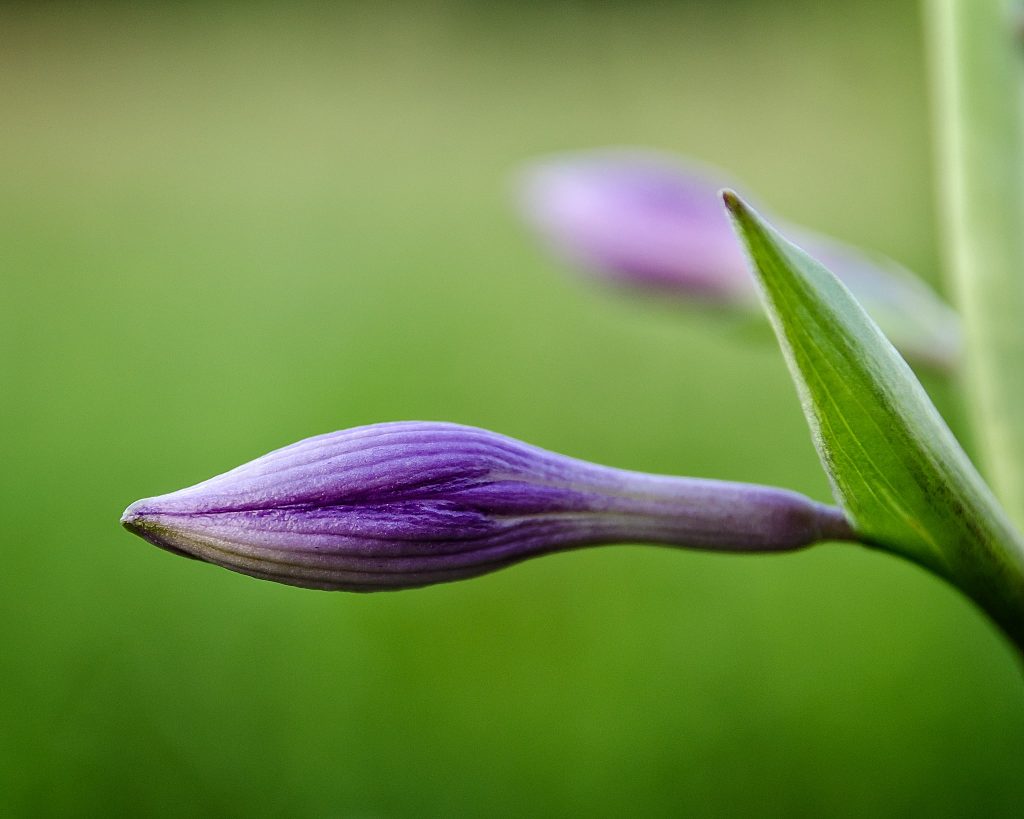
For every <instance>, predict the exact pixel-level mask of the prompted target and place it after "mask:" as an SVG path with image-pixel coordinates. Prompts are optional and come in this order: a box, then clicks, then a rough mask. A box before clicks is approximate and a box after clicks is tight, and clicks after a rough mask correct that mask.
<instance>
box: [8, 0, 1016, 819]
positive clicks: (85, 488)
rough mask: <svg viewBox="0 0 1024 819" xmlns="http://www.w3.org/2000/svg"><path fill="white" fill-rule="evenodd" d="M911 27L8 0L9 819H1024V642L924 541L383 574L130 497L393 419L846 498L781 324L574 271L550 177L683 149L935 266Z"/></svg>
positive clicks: (910, 259)
mask: <svg viewBox="0 0 1024 819" xmlns="http://www.w3.org/2000/svg"><path fill="white" fill-rule="evenodd" d="M918 18H919V10H918V8H917V4H916V3H915V2H891V1H890V0H860V1H859V2H848V1H847V2H838V1H837V0H829V2H821V0H799V1H794V0H790V1H788V2H753V1H752V0H751V1H750V2H741V1H740V0H734V1H733V2H712V0H705V1H704V2H675V3H672V2H646V1H644V2H635V1H634V2H620V3H615V2H593V3H590V2H582V1H581V0H580V1H578V2H561V1H559V0H555V1H553V2H527V3H512V2H507V3H483V2H477V3H474V2H468V1H467V2H457V1H456V0H451V1H450V2H440V0H427V1H426V2H416V3H412V2H395V3H387V4H384V3H363V4H349V5H344V4H343V5H338V6H331V7H330V8H326V7H325V6H324V5H321V4H312V3H310V4H303V3H283V2H282V3H257V4H242V3H239V4H237V5H235V4H230V3H209V4H198V3H197V4H167V5H154V6H145V7H143V6H141V5H139V6H136V5H134V4H132V5H129V4H124V5H103V4H84V5H81V6H80V5H78V4H70V3H39V4H24V5H10V4H8V5H3V6H0V270H2V273H0V275H2V288H0V340H2V344H0V364H2V401H0V407H2V412H0V419H2V420H0V423H2V425H3V442H4V445H3V450H4V457H3V468H2V470H0V505H2V522H3V526H2V532H3V536H2V537H3V551H2V560H3V571H2V575H0V577H2V580H0V583H2V586H3V588H2V593H0V813H4V814H13V815H29V816H47V815H117V814H121V815H147V814H148V815H155V816H181V815H209V816H263V815H266V816H356V817H371V816H383V817H387V816H417V817H420V816H451V815H476V816H546V815H556V816H557V815H561V816H565V815H588V816H625V815H666V814H681V815H708V816H737V815H747V816H750V815H763V816H788V817H792V816H823V815H830V816H865V815H876V816H877V815H928V816H983V815H984V816H995V815H1008V816H1010V815H1020V814H1019V811H1020V806H1021V805H1024V775H1022V760H1024V686H1022V684H1021V680H1020V678H1019V672H1018V669H1017V668H1016V666H1015V662H1014V659H1013V657H1012V655H1011V653H1010V651H1009V650H1008V648H1007V646H1006V645H1005V644H1004V643H1003V642H1002V640H1001V639H1000V638H999V636H998V635H997V634H996V633H995V631H994V630H993V628H992V627H991V626H990V625H989V624H988V623H987V622H986V621H985V620H984V619H983V618H982V617H981V616H980V615H979V614H978V613H977V612H976V611H975V610H974V609H973V608H972V607H971V606H970V605H969V604H968V603H967V602H965V601H964V600H963V599H962V598H960V597H959V596H958V595H957V594H956V593H954V592H953V591H952V590H950V589H949V588H947V587H945V586H944V585H942V584H941V583H940V582H939V581H937V580H935V579H933V578H932V577H930V576H927V575H926V574H924V573H923V572H922V571H920V570H918V569H917V568H915V567H913V566H910V565H908V564H904V563H901V562H899V561H897V560H895V559H893V558H890V557H888V556H884V555H881V554H876V553H872V552H870V551H867V550H864V549H859V548H852V547H841V546H825V547H820V548H816V549H813V550H810V551H807V552H805V553H801V554H796V555H789V556H780V557H729V556H720V555H708V554H698V553H682V552H675V551H671V550H665V549H655V548H641V547H635V546H633V547H631V546H622V547H611V548H604V549H599V550H593V551H587V552H578V553H574V554H568V555H561V556H556V557H550V558H546V559H543V560H539V561H535V562H532V563H527V564H523V565H521V566H518V567H515V568H513V569H510V570H507V571H504V572H501V573H499V574H496V575H491V576H488V577H485V578H482V579H478V580H474V581H471V582H466V583H462V584H454V585H450V586H441V587H434V588H430V589H425V590H421V591H415V592H406V593H398V594H379V595H369V596H356V595H344V594H327V593H318V592H310V591H304V590H298V589H292V588H287V587H283V586H276V585H272V584H269V583H264V582H259V581H255V580H251V579H249V578H246V577H243V576H241V575H235V574H231V573H229V572H226V571H223V570H220V569H216V568H213V567H210V566H204V565H201V564H199V563H195V562H191V561H187V560H182V559H179V558H176V557H174V556H172V555H169V554H166V553H164V552H161V551H159V550H157V549H155V548H153V547H151V546H149V545H147V544H146V543H144V542H142V541H141V540H139V539H137V538H134V537H132V536H131V535H129V534H128V533H127V532H125V531H123V530H121V529H120V528H119V526H118V524H117V521H118V517H119V515H120V513H121V511H122V509H123V508H124V507H125V506H126V505H127V504H128V503H129V502H131V501H133V500H135V499H136V498H138V497H141V496H146V495H153V494H158V493H163V492H167V491H170V490H173V489H177V488H180V487H182V486H185V485H188V484H191V483H194V482H196V481H198V480H200V479H203V478H206V477H209V476H210V475H213V474H215V473H218V472H221V471H224V470H225V469H227V468H230V467H232V466H235V465H236V464H238V463H241V462H242V461H245V460H248V459H250V458H252V457H255V456H257V455H259V454H262V453H263V452H265V451H267V450H269V449H272V448H274V447H277V446H280V445H283V444H286V443H289V442H291V441H294V440H297V439H299V438H302V437H305V436H308V435H311V434H314V433H320V432H325V431H329V430H333V429H340V428H344V427H348V426H353V425H357V424H364V423H371V422H374V421H382V420H394V419H445V420H453V421H458V422H463V423H469V424H476V425H480V426H485V427H489V428H492V429H495V430H499V431H501V432H504V433H507V434H510V435H513V436H516V437H519V438H522V439H524V440H527V441H529V442H532V443H535V444H539V445H542V446H546V447H548V448H551V449H555V450H558V451H561V452H565V453H568V454H571V455H575V456H578V457H583V458H588V459H591V460H595V461H599V462H604V463H608V464H613V465H616V466H621V467H627V468H633V469H641V470H647V471H655V472H672V473H679V474H690V475H700V476H711V477H718V478H728V479H739V480H748V481H762V482H766V483H774V484H781V485H784V486H788V487H792V488H794V489H798V490H800V491H803V492H806V493H808V494H810V495H812V496H814V497H816V498H818V499H821V500H825V499H827V498H828V488H827V484H826V480H825V478H824V477H823V475H822V473H821V471H820V469H819V467H818V464H817V461H816V457H815V454H814V452H813V449H812V447H811V444H810V442H809V438H808V435H807V431H806V428H805V424H804V420H803V418H802V416H801V413H800V410H799V407H798V403H797V399H796V397H795V393H794V390H793V387H792V385H791V384H790V382H789V379H788V377H787V374H786V372H785V368H784V365H783V362H782V360H781V357H780V356H779V355H778V353H777V350H776V349H775V348H774V345H773V344H772V343H771V342H770V340H767V339H765V338H761V337H757V335H756V334H755V335H754V336H751V334H749V333H747V332H745V331H740V330H738V329H737V328H736V327H735V326H733V325H731V324H730V323H729V322H723V321H721V320H719V319H717V318H715V317H711V316H707V315H701V314H700V313H697V312H693V311H690V312H685V311H683V312H680V311H678V310H674V309H669V308H667V307H662V306H654V305H651V304H649V303H637V302H632V301H626V300H622V299H619V298H617V297H616V296H615V295H614V294H612V293H610V292H608V291H605V290H601V289H599V288H594V287H592V286H589V285H588V284H587V283H586V282H583V281H582V280H578V279H575V278H573V277H572V276H569V275H565V273H564V271H561V270H560V269H558V267H557V266H556V265H555V264H554V263H553V262H552V261H551V260H550V259H548V258H547V257H546V256H545V255H544V254H543V253H541V252H540V251H539V250H538V249H537V248H536V247H535V245H534V244H533V243H532V242H531V240H530V237H529V236H528V235H527V234H526V232H525V231H524V230H523V228H522V227H521V225H520V224H519V222H518V220H517V217H516V214H515V212H514V208H513V206H512V204H511V197H510V190H511V187H510V185H511V183H510V179H511V177H512V174H513V173H514V170H515V168H516V167H517V165H519V164H520V163H522V162H523V161H525V160H527V159H529V158H531V157H533V156H536V155H538V154H544V153H548V152H552V151H562V150H570V149H577V148H591V147H601V146H607V145H648V146H653V147H657V148H662V149H667V150H671V151H676V152H681V153H685V154H688V155H691V156H694V157H697V158H699V159H702V160H705V161H709V162H712V163H715V164H717V165H720V166H722V167H724V168H727V169H729V170H730V171H732V172H733V173H734V174H735V175H736V176H737V177H738V178H740V179H743V180H746V181H747V183H748V184H749V185H750V187H751V189H753V190H755V191H756V192H757V193H758V194H759V196H760V198H761V201H763V202H765V203H766V204H767V205H769V206H770V207H771V208H772V209H773V211H774V212H776V213H779V214H781V215H784V216H785V217H787V218H789V219H792V220H794V221H799V222H802V223H804V224H806V225H808V226H811V227H813V228H816V229H819V230H822V231H825V232H828V233H832V234H834V235H837V236H840V237H841V238H844V239H847V240H850V241H853V242H857V243H861V244H863V245H866V246H869V247H872V248H875V249H877V250H880V251H882V252H885V253H887V254H889V255H891V256H893V257H895V258H897V259H899V260H900V261H902V262H903V263H905V264H906V265H908V266H909V267H911V268H912V269H916V270H918V271H920V272H921V273H922V274H923V275H925V276H927V277H929V278H930V279H931V280H932V281H938V280H939V277H940V273H941V271H940V269H939V252H938V248H939V245H940V243H941V237H940V236H939V235H938V233H937V229H936V227H935V218H934V212H935V207H934V190H933V188H934V184H933V181H932V173H931V150H932V148H931V141H930V136H929V127H928V120H929V106H928V95H927V79H926V75H925V66H924V54H923V41H922V34H921V26H920V21H919V19H918ZM927 386H928V388H929V389H930V390H931V391H932V393H933V395H934V396H935V398H936V401H937V402H938V403H939V405H940V407H941V408H942V409H943V411H944V412H945V413H946V414H947V416H948V417H949V418H950V420H951V423H952V424H953V425H954V427H955V428H956V430H957V432H958V434H960V435H961V437H962V438H964V439H965V440H966V439H967V435H968V433H967V430H966V428H965V426H964V423H963V413H962V411H961V409H960V405H959V403H958V400H957V396H956V391H955V389H954V387H953V386H951V385H949V384H946V383H943V382H941V381H939V380H937V379H930V380H928V381H927Z"/></svg>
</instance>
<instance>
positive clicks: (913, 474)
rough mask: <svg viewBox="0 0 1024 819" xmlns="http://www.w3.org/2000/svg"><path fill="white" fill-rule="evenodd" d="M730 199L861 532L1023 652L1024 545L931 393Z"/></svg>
mask: <svg viewBox="0 0 1024 819" xmlns="http://www.w3.org/2000/svg"><path fill="white" fill-rule="evenodd" d="M724 198H725V203H726V207H727V208H728V209H729V212H730V213H731V215H732V218H733V223H734V226H735V228H736V230H737V232H738V233H739V235H740V237H741V238H742V240H743V242H744V244H745V245H746V248H747V251H748V253H749V256H750V259H751V261H752V262H753V267H754V272H755V277H756V279H757V281H758V284H759V287H760V290H761V294H762V296H763V299H764V302H765V306H766V309H767V311H768V315H769V318H770V319H771V322H772V326H773V327H774V329H775V333H776V335H777V336H778V339H779V342H780V344H781V346H782V350H783V353H784V354H785V357H786V361H787V363H788V365H789V369H790V373H791V374H792V376H793V380H794V381H795V382H796V385H797V389H798V391H799V393H800V399H801V403H802V405H803V409H804V414H805V415H806V416H807V420H808V422H809V423H810V426H811V431H812V433H813V436H814V443H815V446H816V447H817V450H818V454H819V456H820V457H821V461H822V464H823V466H824V468H825V471H826V472H827V473H828V475H829V479H830V480H831V482H832V489H833V493H834V494H835V497H836V500H837V502H838V503H839V504H840V505H841V506H842V508H843V509H844V511H845V512H846V514H847V516H848V517H849V519H850V522H851V524H852V525H853V527H854V530H855V531H856V532H857V534H858V535H859V536H860V537H861V538H862V539H863V540H864V541H865V542H866V543H868V544H869V545H873V546H877V547H878V548H881V549H885V550H887V551H890V552H894V553H896V554H899V555H902V556H903V557H906V558H909V559H910V560H913V561H915V562H917V563H919V564H921V565H922V566H926V567H927V568H929V569H931V570H932V571H933V572H935V573H937V574H939V575H941V576H942V577H944V578H946V579H947V580H949V581H950V582H952V583H954V584H955V585H957V586H959V587H960V588H961V589H963V590H964V591H965V592H966V593H967V594H969V595H970V596H971V597H972V598H973V599H974V600H975V601H976V602H977V603H979V604H980V605H981V606H982V607H983V608H984V609H985V610H986V611H987V612H988V613H989V614H990V615H991V616H992V617H993V618H994V619H995V620H996V621H997V622H998V623H999V624H1000V625H1001V626H1002V627H1003V628H1004V629H1005V630H1006V632H1007V633H1008V634H1009V635H1010V636H1011V638H1012V639H1014V640H1015V641H1016V642H1017V643H1018V645H1019V646H1024V539H1022V538H1021V535H1020V533H1019V532H1018V531H1017V530H1016V529H1015V528H1014V526H1013V524H1012V523H1010V521H1009V519H1008V518H1007V516H1006V514H1005V513H1004V511H1003V510H1002V508H1001V507H1000V506H999V504H998V502H997V501H996V500H995V498H994V496H993V495H992V492H991V491H990V490H989V488H988V487H987V486H986V485H985V482H984V481H983V480H982V478H981V476H980V475H979V474H978V472H977V470H975V468H974V466H973V465H972V464H971V462H970V460H969V459H968V457H967V455H966V454H965V453H964V451H963V450H962V449H961V447H960V445H959V444H958V443H957V441H956V439H955V438H954V437H953V434H952V433H951V432H950V430H949V428H948V427H947V426H946V423H945V422H944V421H943V420H942V417H941V416H940V415H939V413H938V411H937V410H936V409H935V407H934V405H933V404H932V403H931V401H930V399H929V398H928V395H927V393H926V392H925V391H924V388H923V387H922V386H921V384H920V383H919V382H918V380H917V378H916V377H915V376H914V374H913V372H912V371H911V369H910V368H909V367H908V366H907V364H906V363H905V362H904V361H903V359H902V358H901V357H900V355H899V353H897V352H896V350H895V349H894V348H893V346H892V345H891V344H890V343H889V341H888V340H887V339H886V338H885V336H884V335H883V334H882V332H881V331H880V330H879V329H878V327H877V326H876V325H875V323H874V322H873V321H872V320H871V319H870V318H869V317H868V316H867V314H866V313H865V312H864V310H863V309H862V308H861V306H860V305H859V304H858V303H857V301H856V300H855V299H854V298H853V296H851V295H850V292H849V291H848V290H847V289H846V288H845V287H844V286H843V284H842V283H841V282H839V280H838V279H836V278H835V276H833V275H832V274H831V273H829V271H828V270H826V269H825V268H824V267H822V266H821V265H820V264H819V263H817V262H816V261H814V260H813V259H812V258H811V257H809V256H808V255H807V254H806V253H804V252H803V251H802V250H800V249H799V248H797V247H796V246H795V245H793V244H790V243H789V242H787V241H786V240H785V239H783V238H782V237H781V236H780V235H779V234H778V233H776V232H775V231H774V230H773V229H772V228H771V227H769V226H768V225H767V224H766V223H765V222H764V221H763V220H762V219H761V218H760V217H759V216H758V215H757V214H756V213H755V212H754V211H753V210H752V209H750V208H749V207H748V206H747V205H746V204H745V203H743V202H742V201H741V200H740V199H739V197H737V196H736V195H735V194H734V193H731V192H728V191H727V192H725V193H724Z"/></svg>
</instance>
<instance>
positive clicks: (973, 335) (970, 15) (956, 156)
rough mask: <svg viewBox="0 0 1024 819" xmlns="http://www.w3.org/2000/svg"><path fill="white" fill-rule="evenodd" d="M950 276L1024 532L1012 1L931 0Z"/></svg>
mask: <svg viewBox="0 0 1024 819" xmlns="http://www.w3.org/2000/svg"><path fill="white" fill-rule="evenodd" d="M926 9H927V12H928V14H927V19H928V24H929V37H930V45H931V52H932V53H931V56H932V67H933V76H934V81H935V88H934V91H935V101H936V105H937V118H936V121H937V126H938V147H939V158H940V167H939V179H940V193H941V197H942V204H943V211H944V213H943V215H944V218H945V226H944V227H945V230H944V233H945V235H946V237H947V238H948V268H949V273H950V275H951V283H952V287H953V291H954V294H955V297H956V299H957V302H958V307H959V309H960V311H961V314H962V316H963V325H964V334H965V345H966V361H965V366H966V377H967V387H968V394H969V399H970V403H971V409H972V412H973V415H974V425H975V431H976V435H977V439H978V444H979V446H980V449H981V459H982V465H983V468H984V471H985V472H986V474H987V476H988V478H989V481H990V483H991V484H992V487H993V489H994V491H995V493H996V495H997V496H998V498H999V499H1000V501H1001V502H1002V503H1003V504H1004V506H1005V507H1006V510H1007V512H1008V513H1009V515H1010V517H1011V519H1012V520H1014V522H1015V523H1016V524H1017V526H1018V527H1019V528H1024V42H1022V40H1021V29H1020V20H1021V18H1020V16H1019V13H1020V9H1019V8H1018V7H1017V6H1016V5H1015V4H1013V3H1011V2H1009V1H1008V0H926Z"/></svg>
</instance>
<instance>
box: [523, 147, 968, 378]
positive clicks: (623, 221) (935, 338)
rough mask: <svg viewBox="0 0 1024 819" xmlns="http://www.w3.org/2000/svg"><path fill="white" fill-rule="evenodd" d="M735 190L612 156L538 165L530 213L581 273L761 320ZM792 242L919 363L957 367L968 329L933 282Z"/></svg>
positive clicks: (667, 165) (694, 170)
mask: <svg viewBox="0 0 1024 819" xmlns="http://www.w3.org/2000/svg"><path fill="white" fill-rule="evenodd" d="M736 187H737V186H736V184H735V183H734V182H733V181H732V180H729V179H728V178H726V177H725V176H724V175H723V174H721V173H719V172H716V171H713V170H710V169H707V168H700V167H698V166H695V165H689V164H685V163H683V162H680V161H678V160H676V159H675V158H674V157H672V156H669V155H666V154H660V153H657V152H653V151H640V150H627V149H619V150H605V151H594V152H591V153H582V154H571V155H568V156H565V157H555V158H552V159H549V160H545V161H540V162H537V163H534V164H533V165H532V166H530V167H529V168H528V169H527V170H526V172H525V173H524V175H523V184H522V206H523V211H524V214H525V217H526V219H527V220H528V221H529V222H530V224H531V225H532V226H533V227H534V229H535V230H536V231H537V232H538V234H539V235H540V236H541V237H542V239H543V240H544V241H545V243H546V244H547V245H548V246H549V247H550V248H551V250H552V251H553V252H554V253H556V254H557V255H558V256H560V257H561V258H563V259H564V260H565V261H566V262H568V263H569V264H571V265H572V266H574V267H577V268H579V269H581V270H584V271H587V272H591V273H594V274H597V275H599V276H601V277H602V278H605V279H608V280H610V281H613V282H615V283H617V284H620V285H625V286H627V287H632V288H635V289H638V290H658V291H661V292H663V293H668V294H674V295H676V296H680V297H683V298H686V299H696V300H700V301H703V302H705V303H713V304H718V305H723V306H728V307H732V308H739V309H751V310H754V309H758V308H757V305H758V300H757V296H756V290H755V287H754V283H753V279H752V278H751V276H750V274H749V273H748V269H747V260H746V258H745V256H744V254H743V251H742V249H741V248H740V246H739V244H738V243H737V242H736V239H735V236H734V234H733V233H732V228H731V226H730V224H729V220H728V218H727V216H726V214H725V211H724V209H723V208H722V207H721V198H720V197H719V196H718V191H719V190H721V189H722V188H734V189H736ZM775 221H776V223H780V222H779V220H775ZM780 224H781V223H780ZM785 232H786V234H787V235H789V236H790V237H792V238H794V240H795V241H796V243H797V244H799V245H801V246H802V247H803V249H804V250H806V251H807V252H808V253H809V254H810V255H812V256H814V257H815V258H817V259H819V260H820V261H821V262H822V263H824V264H825V265H826V267H828V268H829V269H830V270H832V272H833V273H835V274H836V276H837V277H838V278H839V279H841V280H842V281H843V282H844V283H845V284H846V286H847V287H849V288H850V290H851V292H852V293H853V294H854V296H856V297H857V299H858V300H859V301H860V302H861V303H862V304H863V305H864V307H865V309H866V310H867V312H868V313H870V314H871V315H872V317H873V318H874V319H875V320H876V321H877V322H878V323H879V325H880V326H881V327H882V329H883V330H884V331H885V332H886V334H887V335H888V336H889V337H890V339H891V340H892V342H893V343H894V344H895V346H896V347H897V348H899V349H900V350H901V351H902V352H903V353H904V354H905V355H906V356H907V357H908V358H912V359H914V360H917V361H919V362H921V363H925V364H928V365H931V366H934V367H937V368H940V369H949V368H951V367H952V366H953V364H955V362H956V359H957V358H958V355H959V350H960V331H959V321H958V318H957V316H956V313H955V312H954V311H953V310H952V309H951V308H950V307H949V306H948V305H946V304H945V303H944V302H943V301H942V300H941V299H940V298H939V297H938V296H937V295H936V294H935V293H934V291H932V290H931V289H930V288H929V287H928V286H927V285H926V284H925V283H924V282H923V281H921V280H920V279H918V278H917V277H915V276H913V275H912V274H910V273H909V272H908V271H907V270H905V269H904V268H902V267H900V266H899V265H898V264H896V263H895V262H893V261H891V260H889V259H884V258H881V257H870V258H869V257H868V255H866V254H865V253H863V252H862V251H859V250H857V249H856V248H853V247H850V246H849V245H845V244H843V243H841V242H838V241H836V240H834V239H829V238H827V237H824V236H820V235H818V234H815V233H812V232H811V231H807V230H804V229H802V228H795V227H792V226H790V227H788V228H786V231H785Z"/></svg>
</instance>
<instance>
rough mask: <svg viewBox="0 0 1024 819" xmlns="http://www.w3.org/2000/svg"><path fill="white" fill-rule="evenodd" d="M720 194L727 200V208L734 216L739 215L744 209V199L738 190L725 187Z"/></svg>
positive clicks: (723, 199) (724, 200)
mask: <svg viewBox="0 0 1024 819" xmlns="http://www.w3.org/2000/svg"><path fill="white" fill-rule="evenodd" d="M718 195H719V196H721V197H722V201H723V202H725V207H726V210H728V211H729V213H731V214H732V215H733V216H739V215H740V213H741V212H742V211H743V210H744V205H743V200H742V199H740V196H739V194H738V193H736V191H734V190H730V189H729V188H723V189H722V190H721V191H719V192H718Z"/></svg>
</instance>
